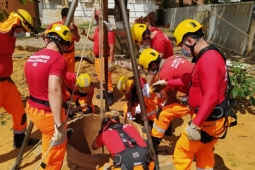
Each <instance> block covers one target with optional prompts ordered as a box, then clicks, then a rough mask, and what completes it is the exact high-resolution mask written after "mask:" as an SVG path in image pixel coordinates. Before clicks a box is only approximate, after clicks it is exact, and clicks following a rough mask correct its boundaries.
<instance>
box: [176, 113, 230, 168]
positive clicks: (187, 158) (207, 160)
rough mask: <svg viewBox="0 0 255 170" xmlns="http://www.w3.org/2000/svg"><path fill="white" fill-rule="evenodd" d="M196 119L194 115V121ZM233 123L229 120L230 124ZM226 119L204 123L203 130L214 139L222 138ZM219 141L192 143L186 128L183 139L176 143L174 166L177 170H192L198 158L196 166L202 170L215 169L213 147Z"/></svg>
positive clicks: (182, 135)
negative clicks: (193, 163)
mask: <svg viewBox="0 0 255 170" xmlns="http://www.w3.org/2000/svg"><path fill="white" fill-rule="evenodd" d="M195 117H196V114H194V116H193V119H194V118H195ZM230 121H231V118H229V120H228V122H230ZM224 123H225V118H221V119H219V120H216V121H208V122H204V124H203V126H202V128H201V130H202V131H205V132H206V133H208V134H209V135H211V136H213V137H219V136H221V135H222V134H223V133H224V131H225V130H226V127H225V124H224ZM217 141H218V140H213V141H211V142H210V143H206V144H204V143H202V142H200V141H190V140H189V139H188V137H187V131H186V128H185V129H184V130H183V132H182V134H181V137H180V138H179V140H178V141H177V143H176V146H175V150H174V155H173V156H174V160H173V162H174V166H175V168H176V170H190V169H191V165H192V162H193V159H194V157H196V166H197V168H200V169H213V167H214V153H213V147H214V145H215V144H216V142H217Z"/></svg>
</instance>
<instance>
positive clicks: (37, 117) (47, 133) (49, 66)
mask: <svg viewBox="0 0 255 170" xmlns="http://www.w3.org/2000/svg"><path fill="white" fill-rule="evenodd" d="M45 42H46V47H45V48H44V49H42V50H40V51H38V52H36V53H35V54H33V55H31V56H30V57H29V58H28V60H27V62H26V64H25V77H26V80H27V83H28V87H29V94H30V97H29V99H28V101H27V106H26V110H27V114H28V116H29V118H30V119H31V121H33V123H34V124H35V126H36V127H37V128H38V129H39V130H40V131H41V132H42V156H44V155H45V153H46V151H47V150H48V149H49V147H50V145H51V143H52V142H54V143H53V146H52V147H51V149H50V151H49V153H48V155H47V156H46V158H45V159H44V160H43V162H42V164H41V166H40V170H43V169H47V170H59V169H61V167H62V164H63V159H64V157H65V151H66V142H67V124H66V120H67V117H66V116H67V114H66V100H67V97H66V92H65V85H64V80H65V77H66V72H67V63H66V61H65V59H64V57H63V56H62V55H61V54H62V52H63V51H65V50H66V49H68V48H69V47H70V45H71V42H72V33H71V31H70V29H69V28H68V27H67V26H65V25H62V24H53V25H52V27H51V28H50V29H49V30H47V31H46V38H45Z"/></svg>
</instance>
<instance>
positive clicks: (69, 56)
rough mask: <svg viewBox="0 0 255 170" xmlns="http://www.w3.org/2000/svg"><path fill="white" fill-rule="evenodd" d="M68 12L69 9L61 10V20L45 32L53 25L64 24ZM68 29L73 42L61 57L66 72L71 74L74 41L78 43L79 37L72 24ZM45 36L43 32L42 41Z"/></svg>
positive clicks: (73, 62)
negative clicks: (62, 57) (64, 61)
mask: <svg viewBox="0 0 255 170" xmlns="http://www.w3.org/2000/svg"><path fill="white" fill-rule="evenodd" d="M68 12H69V8H63V9H62V10H61V17H62V20H61V21H57V22H54V23H52V24H50V25H49V26H48V27H47V29H46V31H47V30H49V29H50V28H51V27H52V25H53V24H65V21H66V17H67V15H68ZM69 29H70V30H71V32H72V36H73V40H72V43H71V46H70V47H69V48H68V49H66V50H64V51H63V56H64V58H65V60H66V62H67V71H68V72H71V73H73V72H74V69H75V51H74V50H75V46H74V41H75V42H79V41H80V35H79V30H78V27H77V26H76V25H75V24H74V23H71V24H70V26H69ZM45 34H46V32H44V34H43V39H44V38H45Z"/></svg>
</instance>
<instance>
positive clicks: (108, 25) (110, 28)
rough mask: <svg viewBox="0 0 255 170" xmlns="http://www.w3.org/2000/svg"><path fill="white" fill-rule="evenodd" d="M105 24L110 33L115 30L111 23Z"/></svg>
mask: <svg viewBox="0 0 255 170" xmlns="http://www.w3.org/2000/svg"><path fill="white" fill-rule="evenodd" d="M103 22H104V24H105V26H106V27H107V30H108V31H112V30H113V28H112V26H111V23H110V21H108V22H106V21H103Z"/></svg>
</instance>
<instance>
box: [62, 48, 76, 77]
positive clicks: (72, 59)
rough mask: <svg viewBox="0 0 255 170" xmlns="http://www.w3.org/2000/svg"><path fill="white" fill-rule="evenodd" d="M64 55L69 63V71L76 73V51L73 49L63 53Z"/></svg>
mask: <svg viewBox="0 0 255 170" xmlns="http://www.w3.org/2000/svg"><path fill="white" fill-rule="evenodd" d="M63 56H64V58H65V60H66V63H67V71H68V72H71V73H74V69H75V52H74V51H72V52H70V53H63Z"/></svg>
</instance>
